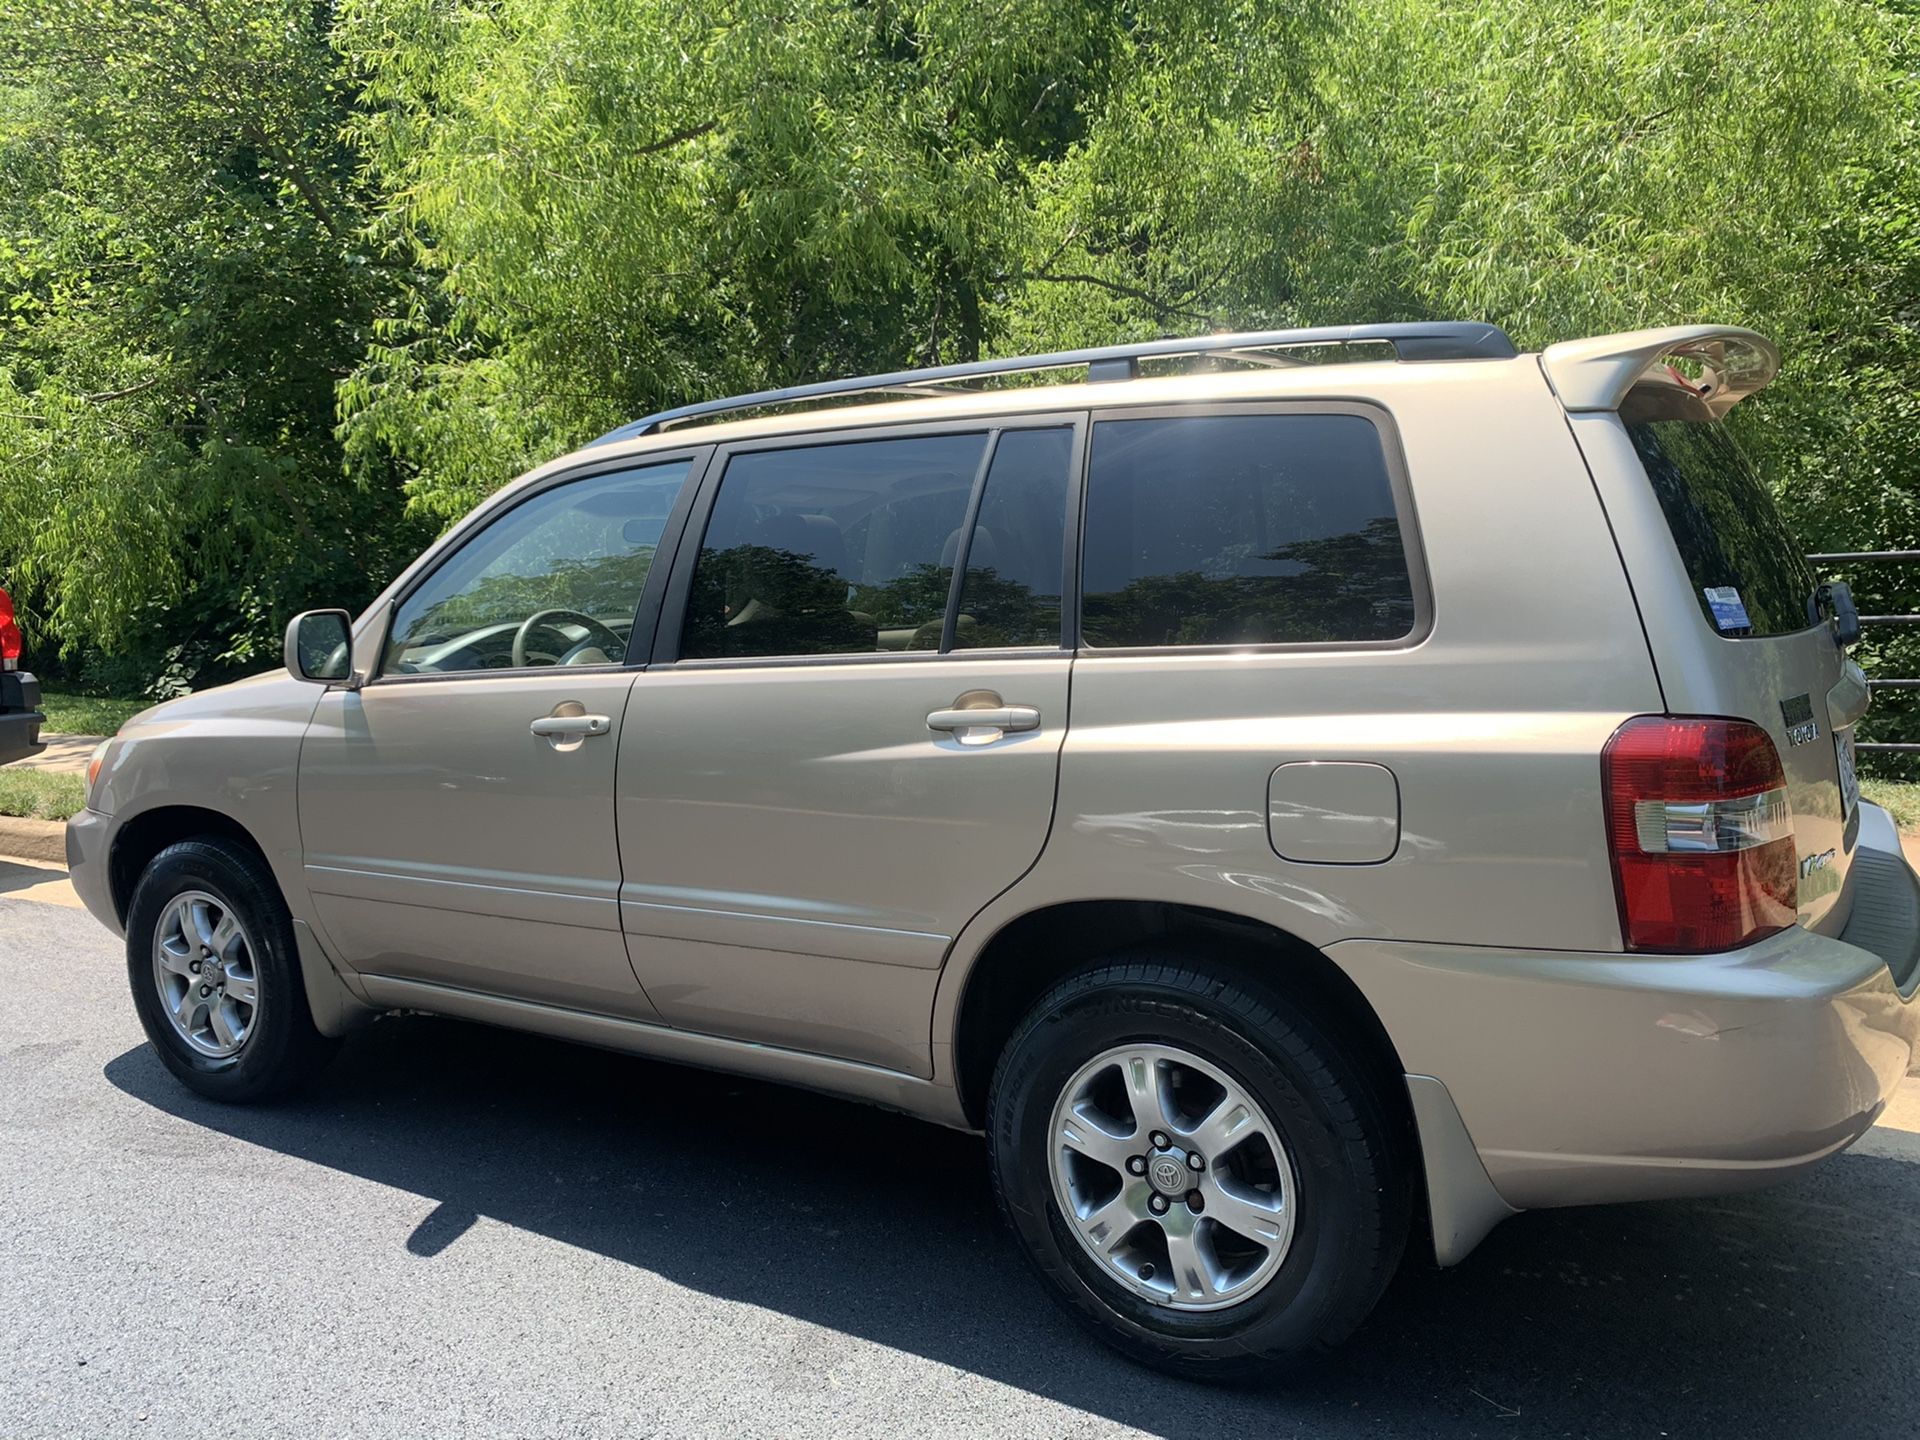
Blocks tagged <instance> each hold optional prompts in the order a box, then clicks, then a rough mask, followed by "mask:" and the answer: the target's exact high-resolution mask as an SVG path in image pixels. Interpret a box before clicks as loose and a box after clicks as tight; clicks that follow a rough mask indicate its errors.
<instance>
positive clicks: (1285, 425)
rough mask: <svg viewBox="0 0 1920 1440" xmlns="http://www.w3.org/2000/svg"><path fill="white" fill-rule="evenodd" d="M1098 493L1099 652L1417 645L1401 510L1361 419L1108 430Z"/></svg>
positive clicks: (1096, 432) (1090, 597) (1205, 418)
mask: <svg viewBox="0 0 1920 1440" xmlns="http://www.w3.org/2000/svg"><path fill="white" fill-rule="evenodd" d="M1087 483H1088V491H1087V520H1086V541H1085V552H1084V558H1083V574H1084V580H1083V598H1082V608H1081V637H1082V640H1083V642H1084V643H1085V644H1087V645H1089V646H1098V647H1118V646H1179V645H1277V644H1355V643H1363V644H1364V643H1379V642H1385V641H1393V640H1399V639H1404V638H1405V637H1406V636H1408V635H1410V634H1411V633H1412V631H1413V629H1414V624H1415V621H1416V618H1417V617H1416V609H1415V605H1414V586H1413V578H1412V573H1411V567H1410V565H1409V562H1408V556H1407V546H1406V540H1405V537H1404V536H1403V534H1402V531H1401V520H1400V515H1399V507H1398V506H1397V505H1396V504H1395V499H1394V490H1393V485H1392V482H1391V480H1390V479H1389V475H1388V470H1387V461H1386V455H1385V452H1384V450H1383V448H1382V445H1381V438H1380V432H1379V430H1378V429H1377V428H1376V427H1375V426H1374V425H1373V423H1372V422H1371V421H1369V420H1367V419H1365V418H1363V417H1362V416H1359V415H1351V414H1271V413H1267V414H1248V415H1197V416H1180V417H1169V418H1159V419H1139V420H1101V421H1098V422H1096V424H1095V425H1094V429H1093V459H1092V465H1091V468H1090V471H1089V475H1088V482H1087Z"/></svg>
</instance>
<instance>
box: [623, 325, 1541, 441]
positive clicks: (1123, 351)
mask: <svg viewBox="0 0 1920 1440" xmlns="http://www.w3.org/2000/svg"><path fill="white" fill-rule="evenodd" d="M1367 344H1376V345H1378V344H1385V345H1391V346H1393V348H1394V351H1395V353H1396V354H1397V355H1398V356H1399V358H1400V359H1402V360H1509V359H1512V358H1513V356H1514V355H1515V354H1516V353H1517V352H1516V351H1515V350H1514V348H1513V341H1511V340H1509V339H1508V338H1507V333H1506V331H1504V330H1502V329H1500V328H1499V327H1498V326H1497V325H1482V324H1477V323H1474V322H1471V321H1456V320H1422V321H1409V322H1408V323H1406V324H1403V325H1396V324H1386V325H1322V326H1319V327H1316V328H1312V329H1305V330H1250V331H1244V332H1241V333H1239V334H1233V335H1200V336H1196V337H1194V338H1193V339H1190V340H1145V341H1141V342H1140V343H1138V344H1134V345H1103V346H1099V347H1097V348H1095V349H1091V350H1059V351H1055V352H1054V353H1052V354H1049V355H1017V356H1012V357H1010V358H1008V359H1005V360H975V361H972V362H971V363H969V364H965V365H939V366H935V367H933V368H932V369H927V370H896V371H894V372H893V373H892V374H890V375H860V376H855V377H853V378H850V379H846V380H823V381H820V382H818V383H816V384H812V385H790V386H787V387H786V388H785V389H782V390H758V391H755V392H754V393H753V394H751V395H734V396H730V397H729V398H727V399H725V400H702V401H700V402H699V403H697V404H693V405H682V406H680V407H679V408H678V409H674V410H662V411H660V412H659V413H657V414H654V415H648V416H646V417H644V418H643V419H639V420H635V421H633V422H631V423H630V424H626V425H622V426H621V427H620V428H619V429H617V430H609V431H608V432H607V433H606V434H605V435H602V436H601V437H600V438H599V439H598V440H595V441H594V442H593V443H594V444H595V445H605V444H609V443H611V442H613V441H615V440H634V439H637V438H639V437H640V436H642V435H656V434H658V433H660V432H661V431H663V430H665V429H667V428H668V427H669V426H673V425H680V424H684V423H685V422H687V421H689V420H698V419H703V418H705V417H707V416H711V415H724V414H726V413H727V412H729V411H733V410H759V409H763V408H765V407H767V406H772V405H792V404H796V403H798V402H800V401H803V400H822V399H826V398H828V397H829V396H835V395H879V394H895V395H917V396H926V395H941V394H949V395H950V394H957V393H968V392H963V391H959V390H956V389H955V388H954V387H953V385H952V383H951V382H953V381H956V380H974V379H979V378H981V377H984V376H989V375H1023V374H1030V373H1033V372H1035V371H1040V370H1065V369H1069V368H1073V367H1077V366H1083V365H1084V366H1085V367H1086V371H1087V380H1088V381H1089V382H1090V383H1096V384H1097V383H1100V382H1102V381H1108V380H1133V379H1137V378H1138V377H1139V374H1140V362H1141V361H1142V360H1153V359H1163V358H1167V357H1175V356H1188V355H1232V356H1238V357H1240V358H1242V359H1247V360H1253V361H1256V362H1260V361H1261V359H1262V357H1260V356H1259V355H1257V354H1255V353H1253V352H1257V351H1262V350H1280V349H1285V348H1289V347H1293V346H1301V345H1367ZM1264 363H1267V364H1275V365H1280V364H1286V363H1288V362H1286V361H1283V360H1279V359H1275V358H1268V359H1266V360H1265V361H1264Z"/></svg>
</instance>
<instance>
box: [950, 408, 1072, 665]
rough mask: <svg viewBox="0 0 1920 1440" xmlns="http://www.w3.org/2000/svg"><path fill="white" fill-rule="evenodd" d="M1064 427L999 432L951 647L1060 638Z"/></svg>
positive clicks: (1068, 447)
mask: <svg viewBox="0 0 1920 1440" xmlns="http://www.w3.org/2000/svg"><path fill="white" fill-rule="evenodd" d="M1072 454H1073V432H1072V431H1071V430H1066V429H1061V430H1006V431H1002V432H1001V435H1000V441H999V443H998V444H997V445H995V446H994V449H993V463H992V465H991V466H989V467H988V471H987V488H986V489H985V490H984V491H983V492H982V493H981V496H980V517H979V523H978V524H977V525H976V527H975V529H974V532H973V544H972V545H971V546H970V547H969V548H968V550H967V576H966V580H965V582H964V583H963V585H962V587H961V591H960V612H959V618H958V620H957V621H956V622H955V624H954V630H953V647H954V649H956V650H980V649H989V648H992V647H994V646H1006V645H1058V644H1059V643H1060V590H1061V581H1060V577H1061V572H1062V566H1063V561H1064V552H1065V547H1066V524H1067V465H1068V462H1069V460H1070V458H1071V456H1072Z"/></svg>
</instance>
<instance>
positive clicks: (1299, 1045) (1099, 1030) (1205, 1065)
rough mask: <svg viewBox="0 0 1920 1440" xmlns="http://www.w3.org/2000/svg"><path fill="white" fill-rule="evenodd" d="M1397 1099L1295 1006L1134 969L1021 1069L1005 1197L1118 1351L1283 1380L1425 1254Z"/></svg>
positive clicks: (1174, 965) (1065, 999)
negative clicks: (1410, 1245) (1415, 1239)
mask: <svg viewBox="0 0 1920 1440" xmlns="http://www.w3.org/2000/svg"><path fill="white" fill-rule="evenodd" d="M1377 1088H1378V1087H1377V1085H1376V1083H1375V1082H1373V1081H1372V1080H1370V1079H1369V1077H1368V1074H1367V1070H1366V1068H1365V1067H1364V1066H1362V1065H1361V1064H1358V1063H1356V1061H1355V1060H1354V1059H1353V1057H1352V1054H1351V1053H1350V1047H1348V1048H1343V1047H1342V1045H1341V1044H1340V1043H1338V1042H1337V1041H1336V1040H1335V1039H1334V1038H1333V1036H1332V1034H1331V1033H1330V1030H1329V1028H1328V1027H1324V1026H1320V1025H1317V1024H1316V1023H1315V1022H1314V1020H1313V1018H1312V1017H1311V1016H1310V1015H1308V1014H1306V1013H1305V1012H1303V1011H1302V1010H1300V1009H1299V1008H1297V1007H1295V1006H1293V1005H1291V1004H1290V1003H1289V1002H1288V1001H1287V1000H1286V999H1285V997H1284V996H1281V995H1279V994H1277V993H1274V992H1272V991H1270V990H1268V989H1267V988H1266V987H1263V986H1258V985H1255V984H1252V983H1249V982H1247V981H1245V980H1241V979H1237V978H1236V979H1228V978H1226V977H1225V975H1224V974H1223V973H1216V972H1214V971H1211V970H1209V969H1207V968H1205V967H1204V966H1203V965H1201V964H1197V963H1195V962H1194V961H1193V960H1192V959H1191V958H1190V957H1184V956H1178V955H1166V956H1158V955H1148V954H1135V955H1131V956H1126V957H1121V958H1118V959H1115V960H1112V961H1108V962H1105V963H1102V964H1100V965H1099V966H1097V967H1095V968H1092V969H1089V970H1086V971H1083V972H1081V973H1079V974H1077V975H1074V976H1071V977H1069V978H1068V979H1066V980H1064V981H1062V982H1061V983H1060V984H1059V985H1057V986H1055V987H1054V989H1053V990H1051V991H1050V992H1048V994H1047V995H1045V996H1044V997H1043V998H1042V999H1041V1000H1040V1002H1039V1003H1038V1004H1036V1005H1035V1006H1034V1008H1033V1010H1032V1011H1031V1012H1029V1014H1028V1016H1027V1018H1026V1019H1025V1020H1024V1021H1023V1022H1022V1023H1021V1025H1020V1026H1019V1028H1018V1029H1017V1030H1016V1031H1015V1032H1014V1035H1013V1038H1012V1039H1011V1040H1010V1041H1009V1042H1008V1044H1007V1047H1006V1049H1005V1051H1004V1052H1003V1053H1002V1055H1001V1058H1000V1063H999V1066H998V1067H997V1069H996V1071H995V1074H994V1078H993V1086H992V1090H991V1092H990V1094H989V1097H988V1108H989V1122H988V1123H989V1131H988V1145H989V1153H990V1157H991V1163H992V1168H993V1185H994V1193H995V1195H996V1196H997V1198H998V1199H999V1202H1000V1206H1001V1210H1002V1213H1003V1214H1004V1215H1005V1216H1006V1218H1007V1221H1008V1223H1009V1224H1010V1225H1011V1226H1012V1227H1013V1230H1014V1233H1015V1234H1016V1235H1017V1236H1018V1237H1019V1239H1020V1241H1021V1244H1022V1247H1023V1248H1024V1249H1025V1251H1026V1253H1027V1256H1028V1258H1029V1259H1030V1260H1031V1261H1032V1262H1033V1263H1034V1265H1035V1266H1036V1268H1037V1269H1038V1270H1039V1272H1040V1274H1041V1276H1042V1277H1043V1279H1044V1280H1045V1281H1046V1283H1047V1285H1048V1288H1049V1289H1050V1290H1051V1291H1052V1293H1053V1294H1054V1296H1055V1297H1056V1298H1057V1299H1058V1300H1059V1301H1060V1302H1061V1303H1062V1304H1063V1305H1064V1306H1065V1307H1066V1309H1067V1310H1068V1312H1069V1313H1070V1314H1072V1315H1073V1316H1074V1317H1075V1318H1076V1319H1077V1320H1079V1321H1080V1322H1081V1323H1082V1324H1084V1325H1086V1326H1087V1327H1088V1328H1089V1329H1091V1330H1092V1331H1093V1332H1094V1333H1095V1334H1097V1335H1098V1336H1100V1338H1101V1339H1103V1340H1105V1341H1106V1342H1107V1343H1108V1344H1110V1345H1112V1346H1114V1347H1115V1348H1116V1349H1118V1350H1120V1351H1122V1352H1123V1353H1125V1354H1126V1355H1128V1356H1129V1357H1131V1358H1133V1359H1135V1360H1138V1361H1141V1362H1142V1363H1144V1364H1147V1365H1150V1366H1152V1367H1154V1368H1156V1369H1159V1370H1163V1371H1167V1372H1169V1373H1172V1374H1176V1375H1181V1376H1185V1377H1188V1378H1193V1379H1208V1380H1230V1379H1241V1378H1246V1377H1251V1376H1264V1375H1272V1374H1275V1373H1277V1372H1279V1371H1282V1370H1284V1369H1285V1368H1286V1367H1287V1366H1288V1365H1289V1364H1291V1363H1294V1362H1298V1361H1300V1360H1302V1359H1305V1358H1308V1357H1311V1356H1314V1355H1317V1354H1321V1353H1324V1352H1325V1351H1326V1350H1327V1349H1329V1348H1331V1347H1332V1346H1334V1345H1336V1344H1338V1343H1339V1342H1340V1341H1342V1340H1344V1339H1345V1338H1346V1337H1347V1336H1348V1335H1350V1334H1351V1333H1352V1332H1353V1331H1354V1330H1355V1329H1356V1328H1357V1327H1358V1326H1359V1325H1360V1323H1361V1322H1362V1321H1363V1320H1364V1319H1365V1318H1366V1316H1367V1314H1368V1313H1369V1312H1370V1311H1371V1310H1372V1308H1373V1306H1374V1304H1375V1302H1376V1301H1377V1300H1378V1299H1379V1297H1380V1294H1381V1292H1382V1291H1383V1290H1384V1289H1385V1288H1386V1285H1387V1282H1388V1281H1389V1280H1390V1279H1391V1278H1392V1276H1393V1273H1394V1270H1395V1268H1396V1267H1397V1266H1398V1264H1399V1261H1400V1256H1401V1253H1402V1251H1403V1250H1404V1248H1405V1245H1406V1238H1407V1230H1408V1223H1409V1216H1410V1213H1411V1209H1412V1186H1411V1183H1410V1178H1409V1177H1410V1174H1411V1169H1412V1167H1411V1166H1410V1165H1409V1164H1408V1163H1407V1158H1406V1151H1407V1149H1408V1147H1407V1145H1406V1144H1405V1137H1404V1134H1403V1128H1402V1127H1401V1126H1400V1125H1399V1124H1398V1123H1396V1121H1395V1119H1394V1117H1393V1114H1392V1112H1390V1111H1389V1110H1388V1108H1387V1106H1386V1105H1385V1104H1384V1103H1383V1102H1382V1099H1381V1097H1380V1095H1379V1094H1378V1093H1377ZM1142 1111H1145V1112H1147V1113H1146V1114H1144V1115H1143V1114H1142V1113H1141V1112H1142ZM1128 1112H1131V1113H1128ZM1156 1138H1157V1139H1158V1140H1161V1141H1164V1142H1166V1143H1165V1144H1164V1145H1160V1144H1156V1143H1155V1142H1156ZM1208 1150H1211V1151H1212V1153H1210V1154H1209V1153H1206V1152H1207V1151H1208ZM1182 1166H1185V1167H1187V1168H1188V1169H1189V1170H1190V1172H1191V1177H1192V1178H1191V1183H1192V1184H1193V1185H1194V1186H1195V1187H1196V1188H1195V1189H1194V1190H1193V1191H1191V1192H1189V1193H1187V1194H1186V1195H1185V1197H1184V1198H1183V1197H1182V1195H1181V1193H1180V1192H1181V1188H1182V1187H1183V1186H1185V1185H1187V1184H1188V1183H1189V1177H1188V1176H1183V1175H1181V1173H1180V1167H1182ZM1196 1197H1197V1198H1196ZM1143 1272H1144V1274H1143Z"/></svg>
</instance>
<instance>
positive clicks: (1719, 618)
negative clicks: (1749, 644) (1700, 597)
mask: <svg viewBox="0 0 1920 1440" xmlns="http://www.w3.org/2000/svg"><path fill="white" fill-rule="evenodd" d="M1701 593H1702V594H1704V595H1705V596H1706V597H1707V608H1708V609H1709V610H1711V611H1712V612H1713V623H1714V624H1715V625H1716V626H1718V627H1719V628H1720V629H1722V630H1751V629H1752V628H1753V621H1751V620H1749V619H1748V618H1747V607H1746V606H1745V605H1744V604H1742V603H1741V600H1740V591H1739V588H1738V587H1737V586H1733V585H1707V586H1703V587H1702V588H1701Z"/></svg>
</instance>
